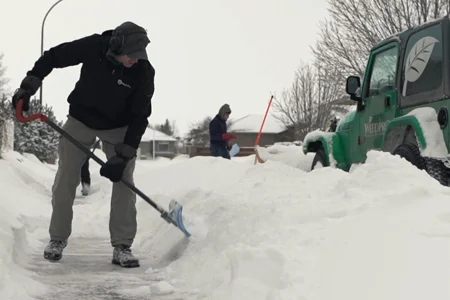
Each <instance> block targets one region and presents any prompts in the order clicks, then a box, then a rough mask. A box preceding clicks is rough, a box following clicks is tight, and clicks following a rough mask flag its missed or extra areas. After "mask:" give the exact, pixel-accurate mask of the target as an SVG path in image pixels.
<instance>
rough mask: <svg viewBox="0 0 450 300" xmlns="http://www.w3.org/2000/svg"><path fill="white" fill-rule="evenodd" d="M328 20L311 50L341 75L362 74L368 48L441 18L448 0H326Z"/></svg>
mask: <svg viewBox="0 0 450 300" xmlns="http://www.w3.org/2000/svg"><path fill="white" fill-rule="evenodd" d="M328 3H329V6H330V7H329V13H330V19H329V20H325V21H324V22H321V23H320V25H319V39H318V41H317V42H316V44H315V45H314V46H313V47H312V51H313V53H314V55H315V57H316V59H317V60H319V61H326V62H327V64H328V65H329V67H331V68H332V69H340V76H342V77H346V76H348V75H359V76H363V75H364V70H365V64H366V61H367V57H368V54H369V50H370V49H371V48H372V47H373V46H374V45H375V44H376V43H378V42H379V41H381V40H383V39H385V38H387V37H389V36H391V35H394V34H395V33H398V32H401V31H404V30H406V29H409V28H412V27H413V26H417V25H420V24H422V23H424V22H428V21H430V20H433V19H436V18H439V17H443V16H445V15H447V14H448V13H449V12H450V1H449V0H328Z"/></svg>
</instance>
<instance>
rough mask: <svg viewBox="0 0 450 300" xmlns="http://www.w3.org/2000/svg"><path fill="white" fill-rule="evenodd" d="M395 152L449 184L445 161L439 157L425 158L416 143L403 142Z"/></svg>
mask: <svg viewBox="0 0 450 300" xmlns="http://www.w3.org/2000/svg"><path fill="white" fill-rule="evenodd" d="M393 154H394V155H399V156H400V157H403V158H405V159H406V160H407V161H409V162H410V163H411V164H413V165H414V166H416V167H417V168H418V169H420V170H425V171H426V172H427V173H428V174H429V175H430V176H431V177H432V178H434V179H436V180H437V181H439V183H440V184H442V185H444V186H448V173H447V168H446V167H445V165H444V163H443V162H442V161H440V160H437V159H433V158H428V157H427V158H424V157H423V156H422V155H420V150H419V147H417V146H416V145H414V144H410V143H407V144H402V145H400V146H398V147H397V148H396V149H395V151H394V153H393Z"/></svg>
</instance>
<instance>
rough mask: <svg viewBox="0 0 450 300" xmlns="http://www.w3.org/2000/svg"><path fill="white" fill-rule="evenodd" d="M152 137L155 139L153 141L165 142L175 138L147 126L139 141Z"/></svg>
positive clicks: (145, 140)
mask: <svg viewBox="0 0 450 300" xmlns="http://www.w3.org/2000/svg"><path fill="white" fill-rule="evenodd" d="M153 139H155V141H166V142H169V141H176V139H175V138H173V137H171V136H168V135H167V134H165V133H164V132H161V131H159V130H156V129H153V128H149V127H147V129H146V130H145V132H144V134H143V135H142V140H141V141H142V142H150V141H153Z"/></svg>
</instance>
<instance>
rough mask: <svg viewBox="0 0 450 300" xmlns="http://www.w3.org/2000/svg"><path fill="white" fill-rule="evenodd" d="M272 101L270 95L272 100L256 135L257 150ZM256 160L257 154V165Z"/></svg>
mask: <svg viewBox="0 0 450 300" xmlns="http://www.w3.org/2000/svg"><path fill="white" fill-rule="evenodd" d="M272 101H273V96H272V97H270V101H269V104H268V105H267V109H266V114H265V115H264V119H263V121H262V124H261V128H260V129H259V133H258V136H257V137H256V142H255V152H256V151H257V150H256V147H257V146H258V145H259V140H260V139H261V134H262V130H263V128H264V124H265V123H266V118H267V114H268V113H269V109H270V106H271V105H272ZM256 161H257V160H256V156H255V165H256Z"/></svg>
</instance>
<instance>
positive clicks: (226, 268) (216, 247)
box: [0, 145, 450, 300]
mask: <svg viewBox="0 0 450 300" xmlns="http://www.w3.org/2000/svg"><path fill="white" fill-rule="evenodd" d="M260 150H264V151H265V152H264V151H261V152H264V153H262V154H261V155H262V156H264V155H266V159H267V161H266V162H265V163H264V164H256V165H254V164H253V161H252V160H250V159H249V158H246V159H232V160H226V159H221V158H215V157H194V158H191V159H176V160H171V161H164V162H163V161H161V162H150V161H141V162H138V164H137V167H136V176H135V183H136V185H137V186H138V187H139V188H141V189H142V190H143V191H144V192H145V193H146V194H147V195H148V196H149V197H150V198H151V199H152V200H153V201H155V202H156V203H157V204H159V205H162V206H163V207H168V204H169V202H170V200H171V199H176V200H177V201H178V202H180V203H181V204H182V205H183V207H184V210H183V213H184V217H185V220H184V223H185V225H186V227H187V228H188V230H189V231H190V232H191V233H192V236H191V237H190V238H189V239H187V238H186V237H184V235H183V234H182V233H181V231H179V230H178V229H177V228H175V227H174V226H173V225H171V224H168V223H167V222H165V221H164V220H163V219H162V218H161V217H160V215H159V213H158V212H157V211H156V210H154V209H153V208H152V207H151V206H150V205H148V204H147V203H146V202H145V201H143V200H141V199H138V203H137V209H138V235H137V237H136V239H135V242H134V245H133V250H134V253H135V254H136V255H137V256H139V257H141V258H147V259H148V260H150V261H151V267H146V268H142V270H139V271H140V272H142V273H144V272H145V273H146V274H147V275H148V276H150V278H152V281H151V282H148V284H146V282H145V281H143V282H142V283H141V282H139V287H136V288H133V289H130V288H125V287H123V286H120V287H119V286H118V287H117V290H116V291H115V292H116V293H118V294H122V295H125V296H124V297H127V296H128V297H135V298H137V297H143V296H146V297H147V298H151V297H154V296H156V298H157V297H173V298H181V299H217V300H222V299H224V300H225V299H226V300H238V299H239V300H240V299H311V300H316V299H317V300H319V299H320V300H322V299H346V300H357V299H358V300H359V299H374V300H375V299H408V300H416V299H417V300H418V299H420V300H422V299H424V298H431V299H448V298H449V297H450V290H449V289H448V279H449V278H450V254H449V253H450V238H449V237H450V201H448V199H449V196H450V189H448V188H446V187H443V186H441V185H440V184H439V183H438V182H437V181H436V180H434V179H432V178H431V177H430V176H429V175H428V174H426V173H425V171H420V170H418V169H416V168H415V167H413V166H412V165H411V164H409V163H408V162H407V161H406V160H404V159H400V158H398V157H394V156H392V155H390V154H387V153H382V152H376V151H371V152H369V153H368V160H367V163H366V164H363V165H358V166H354V167H353V168H352V169H351V171H350V172H348V173H347V172H344V171H341V170H338V169H333V168H322V169H317V170H314V171H310V170H309V168H310V162H309V161H308V160H309V159H310V158H309V157H308V156H305V155H303V153H302V151H301V147H299V146H282V145H276V146H273V147H269V148H267V149H260ZM5 158H6V159H5V160H0V176H2V178H0V179H1V180H0V182H1V184H2V189H3V190H4V191H6V192H5V195H10V196H11V197H8V198H3V199H4V200H3V201H2V202H1V203H2V204H1V205H2V212H3V213H4V215H3V216H2V218H1V219H0V230H1V231H0V240H1V242H2V246H3V245H4V247H2V248H0V255H1V257H2V260H0V283H1V284H0V296H3V298H4V299H29V296H30V295H37V294H40V293H42V292H44V291H45V286H43V285H42V284H40V283H39V278H35V276H34V275H33V273H32V272H31V271H29V270H27V269H28V268H27V265H28V264H29V260H30V259H31V256H30V255H31V254H30V253H31V252H30V251H36V253H41V252H42V249H43V245H42V244H41V243H37V242H35V241H37V240H41V239H44V240H45V238H46V237H47V230H48V220H49V212H50V203H49V195H50V193H49V189H50V188H51V184H52V180H53V176H54V171H53V170H51V169H50V168H48V167H47V166H46V165H43V164H40V165H39V163H37V162H36V161H33V160H29V159H27V158H26V157H24V156H21V155H19V154H17V153H15V152H10V153H8V154H7V155H6V156H5ZM305 161H308V162H305ZM98 169H99V167H98V166H96V164H95V163H93V164H92V167H91V173H92V174H95V175H94V176H93V177H94V182H95V185H96V189H95V190H94V191H93V193H92V194H91V195H90V198H89V199H90V200H89V201H86V202H85V203H84V204H80V205H75V206H74V221H73V224H74V226H73V228H74V231H73V235H72V237H71V239H77V238H79V237H89V238H93V239H95V238H98V239H103V240H104V239H107V238H108V237H109V232H108V219H109V209H110V205H109V197H110V192H107V191H110V186H111V185H110V183H109V182H108V181H107V180H103V181H100V179H99V175H98V174H97V173H98V172H97V171H98ZM36 191H38V192H36ZM30 195H33V196H32V197H31V196H30ZM63 260H64V257H63ZM98 263H99V265H102V264H109V262H108V261H107V262H105V261H99V262H98ZM68 267H70V266H68ZM103 270H105V269H103ZM111 270H113V269H111ZM114 272H115V273H111V274H117V272H123V273H125V272H127V270H120V268H119V269H114ZM68 273H70V272H68ZM126 275H128V274H126ZM124 278H125V277H124ZM87 280H89V278H87ZM80 288H81V287H80Z"/></svg>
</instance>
